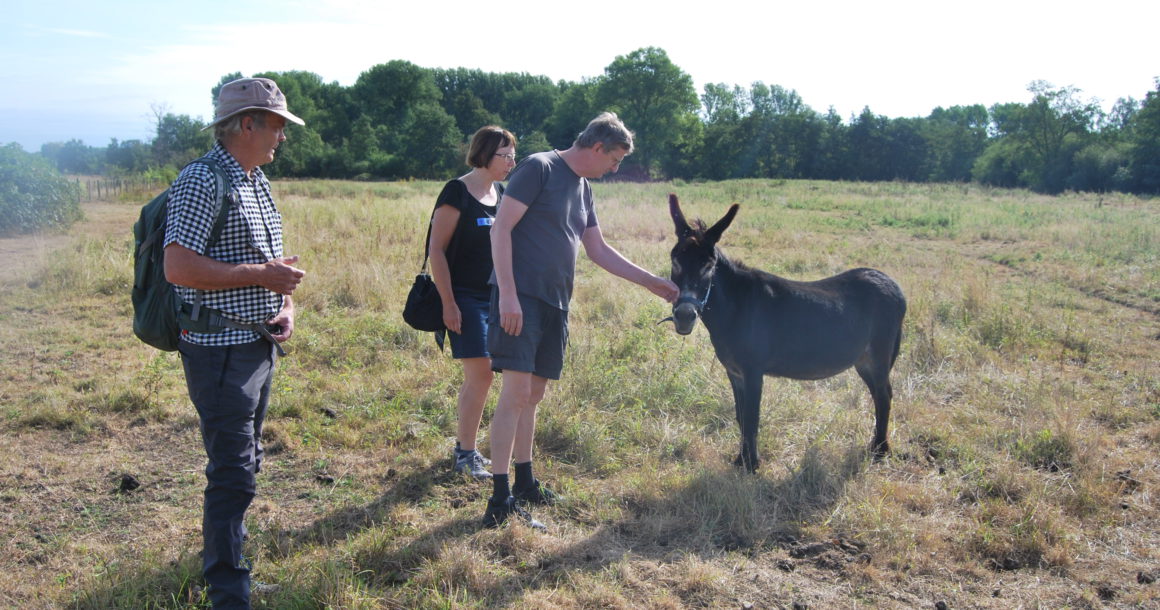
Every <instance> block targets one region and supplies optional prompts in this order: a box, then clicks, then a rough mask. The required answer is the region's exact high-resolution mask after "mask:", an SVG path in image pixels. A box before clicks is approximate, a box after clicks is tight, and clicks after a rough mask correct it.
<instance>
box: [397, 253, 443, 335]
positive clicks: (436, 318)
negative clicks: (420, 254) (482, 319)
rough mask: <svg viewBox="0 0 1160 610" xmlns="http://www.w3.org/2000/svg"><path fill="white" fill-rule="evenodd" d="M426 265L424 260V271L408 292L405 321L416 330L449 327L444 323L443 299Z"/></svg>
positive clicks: (427, 330) (404, 314)
mask: <svg viewBox="0 0 1160 610" xmlns="http://www.w3.org/2000/svg"><path fill="white" fill-rule="evenodd" d="M426 267H427V263H426V261H424V262H423V271H422V272H420V273H419V274H418V275H416V276H415V283H413V284H411V291H410V292H408V293H407V302H406V303H405V304H404V305H403V321H404V322H406V323H407V324H408V325H409V326H410V327H411V328H414V329H415V330H421V331H424V332H434V331H437V330H443V329H445V328H447V327H446V326H444V325H443V300H442V299H441V298H440V297H439V291H438V290H436V289H435V280H433V279H431V274H430V273H428V272H427V269H426Z"/></svg>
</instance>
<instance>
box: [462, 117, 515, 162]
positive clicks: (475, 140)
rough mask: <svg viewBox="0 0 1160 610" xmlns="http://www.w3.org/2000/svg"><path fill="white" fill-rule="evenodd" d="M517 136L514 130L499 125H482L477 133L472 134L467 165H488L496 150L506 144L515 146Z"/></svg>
mask: <svg viewBox="0 0 1160 610" xmlns="http://www.w3.org/2000/svg"><path fill="white" fill-rule="evenodd" d="M515 145H516V137H515V135H513V134H512V132H510V131H508V130H506V129H504V128H503V127H500V126H498V125H488V126H486V127H480V128H479V130H478V131H476V132H475V135H473V136H471V145H470V146H468V147H467V165H468V166H470V167H487V165H488V164H489V163H491V158H492V157H493V156H495V151H497V150H499V149H500V148H503V147H504V146H515Z"/></svg>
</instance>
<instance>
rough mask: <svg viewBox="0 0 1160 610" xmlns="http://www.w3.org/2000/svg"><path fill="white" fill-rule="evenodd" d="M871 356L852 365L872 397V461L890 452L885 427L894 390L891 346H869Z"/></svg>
mask: <svg viewBox="0 0 1160 610" xmlns="http://www.w3.org/2000/svg"><path fill="white" fill-rule="evenodd" d="M871 351H872V352H873V355H872V356H869V357H864V358H863V359H862V360H861V361H859V362H858V363H857V364H855V365H854V369H855V370H857V371H858V376H859V377H861V378H862V381H864V382H866V387H868V388H870V396H871V397H872V398H873V399H874V439H873V440H871V441H870V453H871V454H872V455H873V456H874V461H878V460H881V459H882V458H883V457H885V456H886V454H887V453H890V442H889V441H888V440H887V438H886V437H887V427H888V425H889V423H890V400H891V398H892V397H893V396H894V390H893V388H891V386H890V360H891V359H892V356H893V353H892V351H893V346H891V348H890V349H888V350H875V349H873V348H871Z"/></svg>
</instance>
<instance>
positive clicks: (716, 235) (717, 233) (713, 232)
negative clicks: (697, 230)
mask: <svg viewBox="0 0 1160 610" xmlns="http://www.w3.org/2000/svg"><path fill="white" fill-rule="evenodd" d="M740 207H741V205H740V204H737V203H735V204H733V205H731V206H729V211H728V212H725V215H724V216H722V217H721V220H718V221H717V224H715V225H713V226H711V227H709V230H708V231H705V241H706V242H707V243H710V244H715V243H717V240H719V239H721V234H722V233H724V232H725V229H728V228H729V225H730V223H732V222H733V217H734V216H736V215H737V210H738V209H739V208H740Z"/></svg>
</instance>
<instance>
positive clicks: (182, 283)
mask: <svg viewBox="0 0 1160 610" xmlns="http://www.w3.org/2000/svg"><path fill="white" fill-rule="evenodd" d="M215 110H216V111H215V114H214V120H213V122H212V123H210V124H209V126H207V127H206V128H207V129H208V128H209V127H213V128H214V136H215V138H216V140H217V142H216V144H215V145H214V147H213V149H211V150H210V151H209V152H208V153H206V155H205V156H204V157H202V158H201V159H198V160H196V161H194V162H193V163H190V164H189V165H187V166H186V167H185V169H183V170H182V171H181V173H180V174H179V175H178V177H177V180H175V181H174V183H173V186H172V187H171V188H170V191H169V216H168V225H167V228H166V232H165V275H166V277H167V279H168V280H169V281H170V283H172V284H174V286H175V289H176V290H177V292H178V294H179V295H180V296H181V297H182V298H183V299H184V300H185V302H186V303H195V302H196V303H198V305H195V306H194V309H197V310H198V311H199V313H194V314H193V315H192V317H193V318H194V319H196V318H197V317H198V316H199V315H202V314H203V313H204V312H201V310H200V309H199V308H202V307H204V308H205V310H210V311H212V312H213V316H216V319H217V320H218V321H219V322H220V324H218V325H217V326H213V325H212V323H211V326H210V327H209V328H208V330H209V331H210V332H192V331H189V330H185V331H183V332H182V336H181V338H182V341H180V344H179V347H178V352H179V353H180V354H181V361H182V366H183V367H184V369H185V379H186V385H187V386H188V388H189V397H190V400H191V401H192V402H193V404H194V407H196V409H197V413H198V416H199V418H200V420H201V434H202V442H203V444H204V446H205V451H206V455H207V457H208V462H207V465H206V468H205V474H206V479H207V480H208V484H207V485H206V488H205V503H204V514H203V519H202V535H203V537H204V542H205V548H204V555H203V574H204V576H205V580H206V584H208V585H209V589H208V592H209V597H210V601H211V602H212V603H213V606H214V607H215V608H249V607H250V566H249V563H248V562H247V561H246V560H245V559H244V558H243V556H242V542H243V541H244V539H245V537H246V526H245V524H244V522H243V521H244V518H245V513H246V509H247V508H248V507H249V505H250V502H251V501H252V500H253V498H254V495H255V490H256V486H255V475H256V474H257V473H258V471H259V470H260V467H261V462H262V445H261V435H262V422H263V420H264V418H265V415H266V407H267V404H268V402H269V397H270V385H271V380H272V379H273V373H274V366H275V362H276V360H277V357H278V354H280V353H282V348H281V345H280V344H281V343H282V342H284V341H286V340H287V339H289V338H290V335H292V334H293V332H294V305H293V302H292V301H291V294H292V293H293V292H294V289H295V288H296V287H297V286H298V283H299V282H300V281H302V278H303V276H304V275H305V273H304V272H303V271H302V270H300V269H298V268H297V267H295V264H296V263H297V262H298V257H297V256H285V255H284V254H283V252H282V216H281V214H280V213H279V212H278V209H277V207H275V205H274V199H273V197H272V196H271V193H270V183H269V181H268V180H267V179H266V176H265V175H264V174H263V173H262V170H261V169H260V167H259V166H261V165H264V164H266V163H269V162H271V161H273V160H274V151H275V150H276V149H277V148H278V145H279V144H281V143H282V141H283V140H285V139H286V135H285V132H284V130H285V127H286V123H287V121H290V122H294V123H297V124H299V125H303V124H305V123H304V122H303V121H302V119H300V118H298V117H297V116H295V115H294V114H292V113H291V112H290V111H289V110H288V109H287V106H286V97H285V96H284V95H283V94H282V91H281V90H279V89H278V85H277V84H275V83H274V81H272V80H270V79H268V78H242V79H238V80H235V81H232V82H228V83H226V84H224V85H222V87H221V90H220V91H219V93H218V99H217V105H216V108H215ZM211 165H216V166H217V168H218V171H220V173H221V174H224V176H225V177H226V180H225V181H224V183H220V182H219V178H218V173H217V171H215V169H214V168H213V167H211ZM219 189H224V193H223V192H219ZM223 195H226V196H223ZM220 205H225V206H230V210H229V212H228V215H227V216H226V222H225V225H224V228H223V229H222V230H221V231H220V238H218V240H217V241H216V242H215V243H212V244H210V243H208V242H209V238H210V233H211V227H213V225H214V223H215V221H216V220H217V217H218V210H219V209H220V208H219V206H220Z"/></svg>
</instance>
